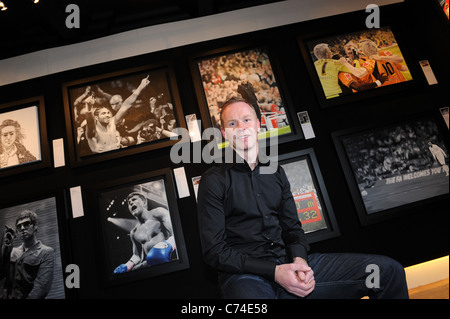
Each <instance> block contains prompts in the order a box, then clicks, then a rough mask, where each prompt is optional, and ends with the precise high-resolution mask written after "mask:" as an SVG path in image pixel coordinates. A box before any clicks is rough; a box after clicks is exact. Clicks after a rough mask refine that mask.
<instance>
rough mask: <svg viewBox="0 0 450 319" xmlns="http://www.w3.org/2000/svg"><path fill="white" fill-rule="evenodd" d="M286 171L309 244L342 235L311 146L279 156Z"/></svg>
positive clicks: (280, 162)
mask: <svg viewBox="0 0 450 319" xmlns="http://www.w3.org/2000/svg"><path fill="white" fill-rule="evenodd" d="M278 161H279V164H280V165H281V167H282V168H283V169H284V171H285V172H286V176H287V177H288V180H289V183H290V185H291V192H292V195H293V197H294V200H295V204H296V206H297V213H298V218H299V220H300V221H301V223H302V227H303V230H304V231H305V233H306V236H307V238H308V241H309V243H315V242H318V241H322V240H325V239H330V238H333V237H337V236H339V235H340V231H339V227H338V224H337V222H336V218H335V216H334V212H333V207H332V206H331V202H330V198H329V197H328V192H327V189H326V187H325V183H324V181H323V178H322V173H321V172H320V168H319V165H318V162H317V159H316V155H315V153H314V150H313V149H312V148H309V149H305V150H300V151H296V152H292V153H288V154H283V155H281V156H279V158H278Z"/></svg>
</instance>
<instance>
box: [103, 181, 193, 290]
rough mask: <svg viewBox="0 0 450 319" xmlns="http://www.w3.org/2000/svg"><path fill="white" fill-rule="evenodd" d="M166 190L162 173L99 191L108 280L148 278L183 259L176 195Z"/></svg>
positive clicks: (168, 270)
mask: <svg viewBox="0 0 450 319" xmlns="http://www.w3.org/2000/svg"><path fill="white" fill-rule="evenodd" d="M167 188H169V189H167ZM169 192H170V185H168V184H167V178H166V177H165V176H164V175H162V176H160V177H154V178H150V179H149V180H147V181H144V182H131V183H126V184H121V183H120V184H118V185H116V186H112V187H108V188H106V189H105V188H102V189H100V190H98V208H99V214H100V215H99V217H100V219H101V224H102V234H103V239H104V240H103V241H104V244H105V247H104V248H103V250H104V252H105V254H106V258H107V260H106V265H107V267H106V269H105V271H106V272H107V274H105V276H106V277H107V278H108V279H109V280H110V281H114V280H122V279H129V278H133V277H135V278H144V277H151V276H155V275H158V274H161V273H166V272H171V271H173V270H172V269H175V268H177V267H179V266H180V265H183V264H184V263H185V262H186V261H185V260H183V259H186V258H183V254H185V248H184V242H183V238H182V231H181V227H180V226H179V224H178V223H179V216H178V210H177V207H176V203H174V202H173V198H172V196H173V194H174V193H173V192H172V193H170V194H169ZM169 195H170V196H169ZM170 198H172V200H170Z"/></svg>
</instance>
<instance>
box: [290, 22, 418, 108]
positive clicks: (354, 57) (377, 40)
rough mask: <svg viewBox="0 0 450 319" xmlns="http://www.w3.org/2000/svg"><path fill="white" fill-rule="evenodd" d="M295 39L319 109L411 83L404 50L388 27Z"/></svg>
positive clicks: (386, 91) (410, 72)
mask: <svg viewBox="0 0 450 319" xmlns="http://www.w3.org/2000/svg"><path fill="white" fill-rule="evenodd" d="M298 40H299V44H300V47H301V49H302V53H303V57H304V60H305V62H306V67H307V69H308V72H309V74H310V78H311V80H312V84H313V86H314V88H315V91H316V95H317V97H318V100H319V103H320V105H321V107H323V108H326V107H331V106H335V105H338V104H342V103H346V102H350V101H354V100H356V99H362V98H368V97H373V96H375V95H379V94H385V93H388V92H392V91H394V90H398V89H399V88H400V87H405V86H410V85H411V84H412V83H414V81H413V76H412V73H413V72H412V70H411V69H410V67H411V65H410V64H409V62H408V61H407V59H406V58H405V55H404V54H405V52H403V51H404V48H403V46H401V45H400V44H399V42H398V39H397V38H396V36H395V35H394V33H393V31H392V30H391V27H389V26H385V27H381V28H377V29H365V30H363V31H358V32H352V33H345V34H336V35H332V36H330V35H327V36H319V37H314V38H310V39H300V38H299V39H298ZM383 92H384V93H383Z"/></svg>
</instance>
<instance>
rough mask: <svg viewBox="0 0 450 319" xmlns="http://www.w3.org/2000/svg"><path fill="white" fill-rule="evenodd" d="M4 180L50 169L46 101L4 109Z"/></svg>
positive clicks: (0, 160) (0, 140)
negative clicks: (46, 168)
mask: <svg viewBox="0 0 450 319" xmlns="http://www.w3.org/2000/svg"><path fill="white" fill-rule="evenodd" d="M0 134H1V135H0V177H3V176H8V175H13V174H18V173H24V172H29V171H32V170H36V169H40V168H44V167H49V166H50V154H49V149H48V140H47V126H46V121H45V105H44V97H42V96H40V97H35V98H30V99H26V100H21V101H17V102H12V103H7V104H2V105H0Z"/></svg>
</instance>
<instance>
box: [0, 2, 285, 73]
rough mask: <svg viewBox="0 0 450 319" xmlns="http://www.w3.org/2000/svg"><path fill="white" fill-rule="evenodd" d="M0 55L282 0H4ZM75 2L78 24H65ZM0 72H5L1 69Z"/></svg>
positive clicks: (39, 48) (65, 43) (0, 22)
mask: <svg viewBox="0 0 450 319" xmlns="http://www.w3.org/2000/svg"><path fill="white" fill-rule="evenodd" d="M1 1H2V2H3V3H4V4H5V6H7V7H8V9H7V10H5V11H0V30H1V31H0V32H1V34H2V38H1V40H0V59H5V58H9V57H13V56H17V55H21V54H25V53H30V52H34V51H38V50H43V49H48V48H52V47H57V46H62V45H68V44H73V43H77V42H82V41H87V40H92V39H96V38H100V37H105V36H109V35H112V34H116V33H120V32H124V31H129V30H133V29H137V28H142V27H147V26H152V25H157V24H163V23H168V22H175V21H181V20H186V19H194V18H198V17H203V16H208V15H212V14H218V13H223V12H227V11H232V10H238V9H243V8H249V7H253V6H257V5H263V4H268V3H272V2H279V1H281V0H123V1H119V0H40V1H39V3H37V4H34V3H33V0H1ZM69 4H76V5H77V6H78V8H79V12H80V28H72V29H69V28H67V27H66V19H67V17H68V16H69V15H70V14H72V13H73V11H70V10H68V11H67V12H66V8H67V6H68V5H69ZM0 72H1V71H0Z"/></svg>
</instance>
